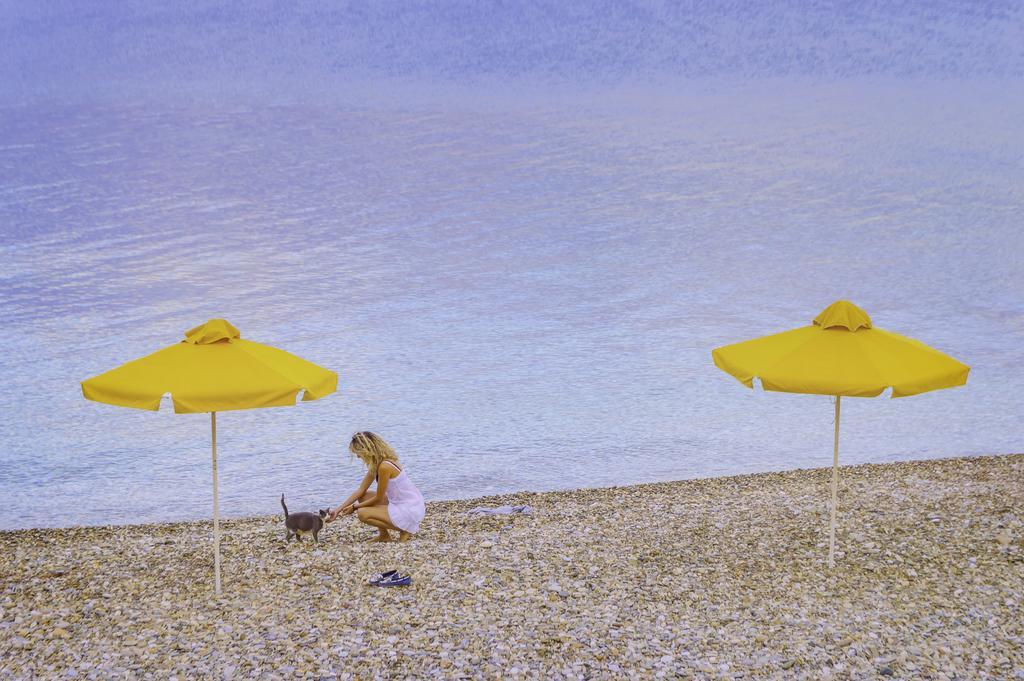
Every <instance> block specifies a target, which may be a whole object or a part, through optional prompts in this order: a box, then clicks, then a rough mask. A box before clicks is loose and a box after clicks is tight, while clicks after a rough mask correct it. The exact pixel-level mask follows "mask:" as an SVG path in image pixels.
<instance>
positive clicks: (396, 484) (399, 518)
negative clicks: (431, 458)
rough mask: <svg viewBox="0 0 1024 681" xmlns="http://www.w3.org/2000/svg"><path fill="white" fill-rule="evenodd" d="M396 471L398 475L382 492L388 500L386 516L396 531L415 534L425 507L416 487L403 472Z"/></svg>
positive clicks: (400, 470) (425, 509)
mask: <svg viewBox="0 0 1024 681" xmlns="http://www.w3.org/2000/svg"><path fill="white" fill-rule="evenodd" d="M388 463H391V462H390V461H389V462H388ZM381 465H383V464H381ZM395 468H398V467H397V466H395ZM398 471H399V472H398V475H396V476H395V477H393V478H391V479H390V480H388V488H387V490H385V492H384V496H386V497H387V498H388V516H389V517H390V518H391V524H392V525H394V526H395V527H397V528H398V529H400V530H405V531H406V532H409V533H411V534H416V533H417V532H418V531H419V529H420V521H421V520H423V515H424V514H425V513H426V512H427V505H426V503H424V501H423V495H422V494H420V491H419V490H418V489H416V485H414V484H412V480H410V479H409V476H408V475H406V474H405V471H404V470H402V469H401V468H398Z"/></svg>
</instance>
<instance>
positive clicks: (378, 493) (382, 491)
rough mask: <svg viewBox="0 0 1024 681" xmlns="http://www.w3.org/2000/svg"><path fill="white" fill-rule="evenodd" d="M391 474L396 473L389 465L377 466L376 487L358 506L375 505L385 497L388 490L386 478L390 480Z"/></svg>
mask: <svg viewBox="0 0 1024 681" xmlns="http://www.w3.org/2000/svg"><path fill="white" fill-rule="evenodd" d="M393 475H397V473H394V472H393V471H392V469H391V467H390V466H378V467H377V489H376V490H375V491H374V493H373V496H372V497H370V498H369V499H367V500H366V501H364V502H362V503H360V504H359V507H360V508H362V507H364V506H376V505H377V504H379V503H380V502H382V501H384V500H385V499H387V496H386V494H387V491H388V480H390V479H391V477H392V476H393Z"/></svg>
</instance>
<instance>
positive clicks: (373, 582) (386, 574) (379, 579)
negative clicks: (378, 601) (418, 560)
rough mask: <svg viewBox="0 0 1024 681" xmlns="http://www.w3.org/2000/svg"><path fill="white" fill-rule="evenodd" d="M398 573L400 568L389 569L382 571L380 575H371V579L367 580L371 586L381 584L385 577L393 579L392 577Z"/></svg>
mask: <svg viewBox="0 0 1024 681" xmlns="http://www.w3.org/2000/svg"><path fill="white" fill-rule="evenodd" d="M397 574H398V570H388V571H387V572H382V573H380V574H379V575H376V576H374V577H370V579H368V580H367V583H368V584H369V585H370V586H379V585H380V583H381V582H383V581H384V580H385V579H391V578H392V577H394V576H395V575H397Z"/></svg>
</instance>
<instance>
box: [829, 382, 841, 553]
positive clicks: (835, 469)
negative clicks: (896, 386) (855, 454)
mask: <svg viewBox="0 0 1024 681" xmlns="http://www.w3.org/2000/svg"><path fill="white" fill-rule="evenodd" d="M840 399H842V398H840V397H839V395H836V425H835V440H834V442H833V445H832V517H831V518H830V519H829V522H828V567H829V569H830V570H831V569H832V568H834V567H835V566H836V558H835V553H836V506H838V500H837V497H838V489H839V401H840Z"/></svg>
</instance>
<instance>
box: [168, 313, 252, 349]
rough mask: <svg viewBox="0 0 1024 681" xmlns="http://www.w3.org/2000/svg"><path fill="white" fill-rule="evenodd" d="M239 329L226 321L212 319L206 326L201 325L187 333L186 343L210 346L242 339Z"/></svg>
mask: <svg viewBox="0 0 1024 681" xmlns="http://www.w3.org/2000/svg"><path fill="white" fill-rule="evenodd" d="M241 337H242V335H241V334H240V333H239V331H238V329H237V328H236V327H235V326H234V325H233V324H232V323H231V322H229V321H228V320H226V319H211V320H210V321H208V322H206V323H205V324H200V325H199V326H197V327H195V328H194V329H189V330H188V331H186V332H185V340H184V341H182V342H184V343H192V344H193V345H210V344H212V343H220V342H222V341H226V342H230V341H231V340H232V339H234V338H241Z"/></svg>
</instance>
